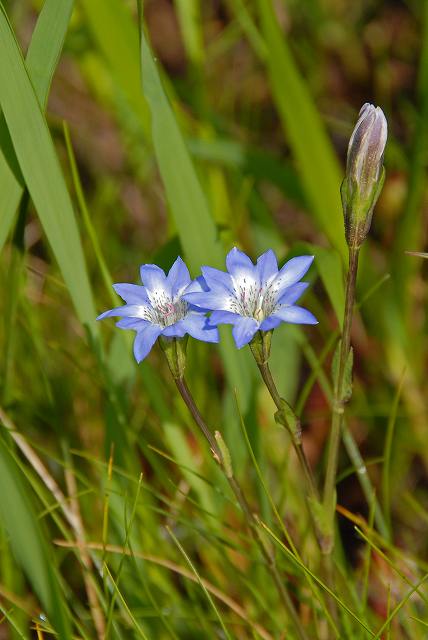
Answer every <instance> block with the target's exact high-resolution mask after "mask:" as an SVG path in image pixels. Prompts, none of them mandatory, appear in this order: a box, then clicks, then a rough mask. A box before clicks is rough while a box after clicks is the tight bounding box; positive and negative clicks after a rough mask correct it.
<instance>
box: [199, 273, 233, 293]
mask: <svg viewBox="0 0 428 640" xmlns="http://www.w3.org/2000/svg"><path fill="white" fill-rule="evenodd" d="M201 271H202V275H203V276H204V280H205V282H206V283H207V286H208V287H209V288H210V289H218V288H220V289H226V291H228V292H231V293H233V290H234V287H233V280H232V278H231V276H230V274H229V273H226V272H225V271H220V270H219V269H214V268H213V267H202V268H201Z"/></svg>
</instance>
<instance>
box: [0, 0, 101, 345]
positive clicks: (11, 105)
mask: <svg viewBox="0 0 428 640" xmlns="http://www.w3.org/2000/svg"><path fill="white" fill-rule="evenodd" d="M0 48H1V50H2V64H1V65H0V104H1V107H2V109H3V113H4V116H5V119H6V122H7V126H8V128H9V132H10V135H11V138H12V141H13V145H14V148H15V152H16V155H17V158H18V161H19V164H20V167H21V171H22V173H23V176H24V178H25V182H26V185H27V187H28V191H29V193H30V195H31V198H32V200H33V203H34V206H35V207H36V210H37V212H38V214H39V217H40V221H41V223H42V226H43V228H44V231H45V233H46V236H47V238H48V240H49V243H50V245H51V248H52V251H53V253H54V255H55V257H56V259H57V261H58V264H59V267H60V269H61V271H62V274H63V277H64V280H65V283H66V285H67V287H68V290H69V293H70V296H71V298H72V300H73V302H74V305H75V307H76V311H77V314H78V316H79V318H80V320H81V321H82V323H84V324H87V325H88V327H90V329H91V331H92V332H93V333H94V334H95V335H96V334H97V331H98V329H97V326H96V323H95V315H96V313H95V307H94V303H93V300H92V294H91V289H90V286H89V281H88V276H87V272H86V267H85V260H84V256H83V250H82V245H81V242H80V238H79V232H78V228H77V224H76V219H75V217H74V211H73V207H72V204H71V201H70V197H69V195H68V192H67V188H66V185H65V181H64V177H63V175H62V172H61V167H60V164H59V161H58V158H57V155H56V152H55V148H54V145H53V142H52V138H51V136H50V133H49V129H48V126H47V124H46V120H45V118H44V116H43V113H42V111H41V108H40V104H39V102H38V98H37V96H36V94H35V92H34V89H33V87H32V84H31V80H30V78H29V77H28V74H27V71H26V68H25V64H24V60H23V58H22V55H21V52H20V49H19V47H18V44H17V42H16V39H15V37H14V34H13V31H12V29H11V26H10V24H9V21H8V19H7V16H6V13H5V11H4V9H3V7H1V8H0Z"/></svg>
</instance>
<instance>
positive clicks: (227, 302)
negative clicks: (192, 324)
mask: <svg viewBox="0 0 428 640" xmlns="http://www.w3.org/2000/svg"><path fill="white" fill-rule="evenodd" d="M313 259H314V257H313V256H299V257H297V258H292V259H291V260H289V261H288V262H286V263H285V265H284V266H283V267H282V268H281V269H280V270H278V263H277V260H276V257H275V254H274V252H273V251H272V250H271V249H269V251H266V253H264V254H263V255H261V256H260V257H259V258H258V260H257V264H255V265H254V264H253V262H252V261H251V260H250V258H249V257H248V256H247V255H246V254H245V253H243V252H242V251H239V249H237V248H236V247H235V248H233V249H232V250H231V251H230V252H229V253H228V255H227V257H226V267H227V270H228V273H225V272H224V271H219V270H218V269H213V268H212V267H202V275H203V280H204V282H203V285H204V286H203V287H201V285H200V283H196V284H195V285H194V286H191V287H189V288H188V289H187V292H186V293H185V294H184V298H185V300H187V302H189V303H191V304H192V305H195V306H197V307H199V308H201V309H205V310H207V311H212V314H211V316H210V318H209V321H208V322H209V324H210V325H211V326H217V325H218V324H232V325H234V326H233V330H232V333H233V337H234V339H235V343H236V346H237V347H238V349H240V348H241V347H243V346H244V345H246V344H248V343H249V342H250V341H251V340H252V338H253V337H254V335H255V333H256V332H257V331H259V330H261V331H270V330H271V329H275V328H276V327H277V326H278V325H279V324H280V323H281V322H290V323H293V324H317V323H318V321H317V319H316V318H315V317H314V316H313V315H312V313H311V312H310V311H308V310H307V309H303V308H302V307H299V306H296V305H295V302H296V301H297V299H298V298H300V296H301V295H302V293H303V292H304V291H305V289H306V287H307V286H308V283H307V282H299V280H300V279H301V278H303V276H304V275H305V273H306V272H307V270H308V269H309V267H310V265H311V263H312V260H313ZM201 289H202V290H201ZM204 289H205V290H204Z"/></svg>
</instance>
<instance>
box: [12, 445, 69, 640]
mask: <svg viewBox="0 0 428 640" xmlns="http://www.w3.org/2000/svg"><path fill="white" fill-rule="evenodd" d="M0 486H1V488H2V499H1V500H0V517H1V521H2V523H3V524H4V526H5V528H6V529H7V531H8V533H9V536H10V541H11V545H12V549H13V552H14V555H15V557H16V559H17V561H18V562H19V563H20V565H21V566H22V568H23V569H24V571H25V573H26V575H27V576H28V579H29V580H30V582H31V584H32V586H33V588H34V591H35V593H36V594H37V596H38V598H40V602H41V603H42V605H43V607H44V608H45V610H46V613H47V615H48V617H49V620H50V622H51V624H52V625H53V627H54V629H55V631H56V632H57V633H58V636H59V637H60V638H64V640H67V638H71V628H70V622H69V617H68V615H67V607H66V604H65V601H64V598H63V595H62V592H61V589H60V585H59V583H58V578H57V575H56V573H55V570H54V568H53V562H52V558H51V556H50V554H49V552H48V547H47V543H46V540H45V538H44V535H43V532H42V529H41V527H40V524H39V521H38V519H37V516H36V514H35V512H34V508H33V505H32V502H31V500H30V496H29V494H28V491H27V487H26V486H25V484H24V482H23V481H22V476H21V474H20V471H19V468H18V466H17V464H16V462H15V461H14V459H13V456H12V455H11V453H10V451H9V449H8V448H7V446H6V445H5V443H4V441H3V440H1V439H0Z"/></svg>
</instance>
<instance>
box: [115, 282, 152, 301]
mask: <svg viewBox="0 0 428 640" xmlns="http://www.w3.org/2000/svg"><path fill="white" fill-rule="evenodd" d="M113 289H114V290H115V291H116V293H117V294H118V295H119V296H120V297H121V298H123V299H124V300H125V302H127V303H128V304H149V299H148V297H147V292H146V289H145V287H142V286H141V285H139V284H128V283H127V282H119V283H118V284H114V285H113Z"/></svg>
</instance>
